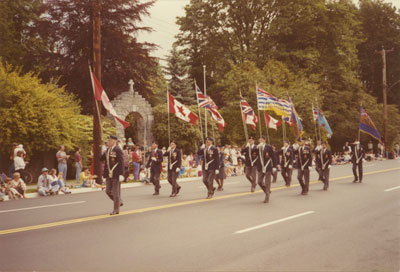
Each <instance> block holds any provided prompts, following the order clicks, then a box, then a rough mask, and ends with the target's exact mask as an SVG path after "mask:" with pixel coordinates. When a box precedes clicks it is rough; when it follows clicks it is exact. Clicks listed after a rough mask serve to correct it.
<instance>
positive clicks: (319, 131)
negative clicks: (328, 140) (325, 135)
mask: <svg viewBox="0 0 400 272" xmlns="http://www.w3.org/2000/svg"><path fill="white" fill-rule="evenodd" d="M315 101H316V102H317V110H318V116H319V104H318V99H317V98H315ZM318 133H319V140H322V136H321V126H320V124H319V122H318Z"/></svg>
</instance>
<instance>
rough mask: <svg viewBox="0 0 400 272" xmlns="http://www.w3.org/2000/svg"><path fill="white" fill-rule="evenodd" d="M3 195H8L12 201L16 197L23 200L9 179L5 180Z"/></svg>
mask: <svg viewBox="0 0 400 272" xmlns="http://www.w3.org/2000/svg"><path fill="white" fill-rule="evenodd" d="M5 194H6V195H8V197H9V198H10V199H13V200H14V199H16V198H17V197H19V198H23V196H22V195H21V194H20V193H18V191H17V190H16V189H15V188H14V183H13V181H12V179H10V178H7V179H6V185H5Z"/></svg>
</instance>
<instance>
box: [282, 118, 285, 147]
mask: <svg viewBox="0 0 400 272" xmlns="http://www.w3.org/2000/svg"><path fill="white" fill-rule="evenodd" d="M281 118H282V141H283V142H284V141H285V120H284V119H283V115H282V116H281Z"/></svg>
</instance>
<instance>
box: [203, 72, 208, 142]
mask: <svg viewBox="0 0 400 272" xmlns="http://www.w3.org/2000/svg"><path fill="white" fill-rule="evenodd" d="M203 77H204V95H205V96H207V85H206V66H205V65H203ZM204 123H205V131H206V138H207V137H208V133H207V110H206V109H204Z"/></svg>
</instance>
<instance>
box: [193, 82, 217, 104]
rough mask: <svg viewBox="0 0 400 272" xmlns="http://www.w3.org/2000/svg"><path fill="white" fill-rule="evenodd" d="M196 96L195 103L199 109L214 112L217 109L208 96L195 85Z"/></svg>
mask: <svg viewBox="0 0 400 272" xmlns="http://www.w3.org/2000/svg"><path fill="white" fill-rule="evenodd" d="M196 96H197V103H198V104H199V107H200V108H212V109H216V110H217V109H218V107H217V105H216V104H215V103H214V101H213V100H212V99H211V98H210V97H209V96H208V95H204V94H203V92H202V91H201V90H200V88H199V86H197V84H196Z"/></svg>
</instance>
